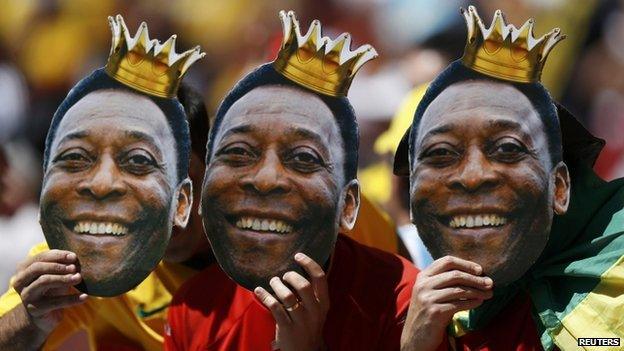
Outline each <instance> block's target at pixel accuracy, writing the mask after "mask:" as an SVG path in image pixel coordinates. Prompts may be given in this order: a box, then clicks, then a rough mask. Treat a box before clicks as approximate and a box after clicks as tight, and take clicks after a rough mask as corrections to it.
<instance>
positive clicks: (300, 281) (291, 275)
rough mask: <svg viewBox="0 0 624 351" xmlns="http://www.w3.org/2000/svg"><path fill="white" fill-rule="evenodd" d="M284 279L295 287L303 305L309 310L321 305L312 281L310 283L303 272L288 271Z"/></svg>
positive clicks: (314, 309) (316, 308)
mask: <svg viewBox="0 0 624 351" xmlns="http://www.w3.org/2000/svg"><path fill="white" fill-rule="evenodd" d="M283 279H284V281H285V282H286V283H288V284H289V285H290V286H292V287H293V288H294V289H295V292H296V293H297V295H299V297H300V298H301V302H302V303H303V306H305V308H306V309H307V310H310V311H316V310H318V308H319V307H320V306H319V301H318V300H317V299H316V295H315V294H314V288H313V287H312V283H310V282H309V281H308V280H307V279H306V278H304V277H303V276H302V275H301V274H299V273H297V272H294V271H290V272H286V273H285V274H284V277H283Z"/></svg>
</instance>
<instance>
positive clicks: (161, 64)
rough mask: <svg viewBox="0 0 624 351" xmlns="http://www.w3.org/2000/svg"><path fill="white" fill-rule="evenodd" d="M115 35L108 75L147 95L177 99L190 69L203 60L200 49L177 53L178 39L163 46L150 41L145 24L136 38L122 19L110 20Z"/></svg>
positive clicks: (155, 41)
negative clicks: (183, 79) (179, 89)
mask: <svg viewBox="0 0 624 351" xmlns="http://www.w3.org/2000/svg"><path fill="white" fill-rule="evenodd" d="M108 22H109V23H110V26H111V31H112V34H113V42H112V44H111V51H110V54H109V56H108V62H107V63H106V68H105V69H106V72H107V73H108V75H110V76H111V77H112V78H113V79H115V80H117V81H119V82H120V83H123V84H124V85H127V86H129V87H131V88H134V89H136V90H139V91H141V92H144V93H146V94H150V95H154V96H158V97H162V98H171V97H175V96H176V93H177V91H178V86H179V85H180V81H181V80H182V77H183V76H184V74H185V73H186V71H187V70H188V68H189V67H190V66H191V65H192V64H193V63H194V62H195V61H197V60H199V59H200V58H202V57H204V55H205V53H201V52H200V48H199V46H197V47H195V48H194V49H191V50H188V51H185V52H183V53H181V54H178V53H176V52H175V42H176V35H175V34H174V35H172V36H171V37H170V38H169V39H168V40H167V41H165V42H164V43H162V44H161V43H160V42H159V41H158V40H156V39H152V40H150V38H149V34H148V31H147V25H146V24H145V22H143V23H141V25H140V26H139V30H138V31H137V33H136V35H135V36H134V37H132V36H130V33H129V31H128V27H126V23H125V22H124V20H123V18H122V17H121V15H117V16H116V17H114V18H113V17H110V16H109V17H108Z"/></svg>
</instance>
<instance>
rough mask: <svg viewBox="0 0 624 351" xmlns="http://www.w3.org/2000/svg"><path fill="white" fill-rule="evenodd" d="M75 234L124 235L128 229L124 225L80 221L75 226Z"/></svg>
mask: <svg viewBox="0 0 624 351" xmlns="http://www.w3.org/2000/svg"><path fill="white" fill-rule="evenodd" d="M74 232H76V233H78V234H93V235H106V234H112V235H117V236H119V235H124V234H127V233H128V228H127V227H126V226H124V225H123V224H118V223H112V222H89V221H80V222H78V223H76V224H75V225H74Z"/></svg>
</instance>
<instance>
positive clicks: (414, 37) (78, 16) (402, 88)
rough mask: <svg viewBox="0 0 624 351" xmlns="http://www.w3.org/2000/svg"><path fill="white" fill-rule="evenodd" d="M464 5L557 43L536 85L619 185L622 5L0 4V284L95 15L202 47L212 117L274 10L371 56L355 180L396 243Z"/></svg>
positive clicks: (28, 215) (18, 246) (83, 65)
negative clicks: (409, 161)
mask: <svg viewBox="0 0 624 351" xmlns="http://www.w3.org/2000/svg"><path fill="white" fill-rule="evenodd" d="M470 4H472V5H475V6H477V9H478V10H479V13H480V14H481V16H482V17H483V19H484V21H485V22H486V23H487V24H489V22H490V21H491V18H492V15H493V13H494V11H495V10H496V9H498V8H500V9H502V10H503V11H504V12H505V14H506V18H507V20H508V22H511V23H514V24H516V26H517V27H519V26H520V25H521V24H522V23H524V22H525V21H526V20H527V19H528V18H530V17H534V18H535V19H536V30H535V35H536V36H541V35H542V34H544V33H546V32H547V31H549V30H550V29H552V28H553V27H560V28H561V29H562V32H563V33H565V34H566V35H567V36H568V38H567V39H566V40H565V41H563V42H562V43H561V44H560V45H558V46H557V48H555V50H554V51H553V53H552V54H551V56H550V58H549V60H548V62H547V64H546V68H545V71H544V77H543V82H544V84H545V85H546V86H547V87H548V88H549V89H550V91H551V92H552V94H553V96H554V97H555V98H556V99H557V100H559V101H561V102H563V104H564V105H565V106H567V107H568V108H569V109H570V110H571V111H572V112H573V113H575V114H576V116H577V117H578V118H579V119H580V120H581V121H582V122H583V123H584V124H585V125H586V126H587V127H589V128H590V130H592V131H593V132H594V133H595V134H596V135H597V136H599V137H601V138H604V139H605V140H606V141H607V145H606V148H605V150H604V151H603V153H602V156H601V158H600V159H599V161H598V163H597V164H596V170H597V171H598V172H599V173H600V174H601V175H602V176H603V177H604V178H607V179H613V178H616V177H621V176H624V137H622V135H624V1H616V0H497V1H494V0H482V1H476V0H475V1H471V2H466V1H460V0H445V1H433V0H305V1H304V0H295V1H283V0H264V1H257V0H227V1H224V0H177V1H166V0H153V1H121V0H74V1H69V0H39V1H37V0H24V1H18V0H0V8H1V9H2V13H1V14H0V176H1V182H0V284H2V285H4V284H6V283H7V282H8V277H9V276H10V275H12V274H13V272H14V270H15V265H16V263H17V262H19V261H21V260H22V259H23V258H24V257H25V255H26V253H27V251H28V248H29V247H31V246H32V245H33V244H35V243H37V242H40V241H42V240H43V235H42V234H41V230H40V228H39V224H38V220H37V216H38V211H37V209H38V204H37V202H38V196H39V188H40V185H41V177H42V170H41V162H42V160H41V155H42V152H43V145H44V139H45V136H46V132H47V129H48V126H49V123H50V120H51V118H52V115H53V113H54V111H55V109H56V108H57V106H58V105H59V103H60V102H61V101H62V100H63V98H64V97H65V95H66V94H67V92H68V90H69V89H70V88H71V87H72V86H73V85H74V84H75V83H76V82H77V81H78V80H79V79H80V78H81V77H83V76H85V75H87V74H88V73H89V72H91V71H92V70H94V69H96V68H99V67H101V66H103V65H104V64H105V63H106V59H107V56H108V52H109V49H110V37H111V35H110V29H109V26H108V22H107V19H106V17H107V16H109V15H115V14H118V13H119V14H122V15H123V16H124V18H125V20H126V23H127V25H128V27H129V29H130V30H131V32H132V33H134V32H135V31H136V29H137V28H138V26H139V23H140V22H141V21H146V22H147V23H148V26H149V30H150V36H151V37H152V38H159V39H161V40H164V39H166V38H168V37H169V36H170V35H171V34H173V33H177V34H178V35H179V36H178V39H179V40H178V51H181V50H185V49H189V48H191V47H192V46H194V45H195V44H200V45H201V47H202V49H203V50H204V51H205V52H206V53H207V55H206V58H205V59H204V60H202V61H200V62H199V64H196V65H194V66H193V67H192V69H191V71H190V72H189V74H188V75H187V78H186V81H187V82H188V83H189V84H190V85H192V86H194V87H196V88H198V89H200V91H202V92H203V93H204V96H205V102H206V104H207V106H208V110H209V111H211V112H214V111H215V110H216V107H217V106H218V104H219V102H220V100H221V99H222V97H223V96H224V95H225V93H226V92H227V90H228V89H229V88H230V87H231V86H232V85H233V84H234V83H235V82H236V80H237V79H238V78H240V77H241V76H242V75H243V74H244V73H245V72H247V71H249V70H250V69H252V68H253V67H255V66H256V65H258V64H260V63H262V62H266V61H269V60H272V59H273V58H274V57H275V54H276V52H277V49H278V47H279V44H280V42H281V24H280V21H279V19H278V15H277V13H278V11H279V10H281V9H285V10H289V9H292V10H295V12H296V13H297V15H298V18H299V19H300V23H301V24H302V27H303V28H306V29H307V26H308V25H309V23H310V21H311V20H312V19H315V18H316V19H319V20H320V21H321V22H322V24H323V29H324V34H325V35H327V36H330V37H332V38H333V37H336V36H337V35H339V34H340V33H342V32H343V31H348V32H350V33H351V34H352V35H353V37H354V43H353V47H355V46H356V45H361V44H364V43H370V44H372V45H373V46H375V48H376V49H377V51H378V52H379V54H380V56H379V58H378V59H377V60H375V61H373V62H371V63H370V64H367V65H366V66H365V68H364V69H363V71H362V72H361V73H360V74H358V76H357V77H356V78H355V80H354V83H353V85H352V88H351V91H350V93H349V97H350V98H351V101H352V103H353V105H354V107H355V110H356V113H357V115H358V118H359V124H360V128H361V149H360V180H361V182H362V187H363V192H364V193H365V194H366V195H367V196H368V197H369V198H370V199H372V200H373V201H374V202H376V203H377V204H379V205H380V206H381V207H382V208H383V209H384V210H385V211H386V212H387V213H388V215H389V216H390V218H391V219H392V220H393V221H394V222H395V223H396V225H397V228H399V229H401V228H402V230H403V233H408V234H405V235H415V231H413V230H411V231H410V230H408V231H405V228H406V226H409V214H408V205H407V195H408V194H407V181H406V180H405V179H399V178H396V177H394V176H392V173H391V169H392V158H393V153H394V150H395V148H396V146H397V145H398V142H399V140H400V138H401V136H402V134H403V132H404V131H405V129H406V127H407V125H409V123H410V122H411V118H412V115H413V111H414V110H415V106H416V104H417V103H418V101H419V99H420V96H421V95H422V94H423V92H424V89H425V88H426V86H427V83H428V82H429V81H430V80H431V79H432V78H433V77H434V76H435V75H436V74H437V73H438V72H440V71H441V70H442V69H443V68H444V67H445V66H446V65H447V64H448V63H449V62H450V61H452V60H454V59H456V58H459V57H460V56H461V55H462V53H463V46H464V41H465V38H466V30H465V25H464V21H463V18H462V16H461V15H460V13H459V7H461V6H463V7H466V6H467V5H470ZM399 231H400V232H401V230H399ZM410 233H411V234H410ZM407 241H409V240H407ZM408 249H410V247H409V245H408ZM1 290H4V288H3V289H1Z"/></svg>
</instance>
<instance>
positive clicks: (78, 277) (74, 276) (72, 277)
mask: <svg viewBox="0 0 624 351" xmlns="http://www.w3.org/2000/svg"><path fill="white" fill-rule="evenodd" d="M71 279H72V280H78V279H80V273H76V274H73V275H72V276H71Z"/></svg>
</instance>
